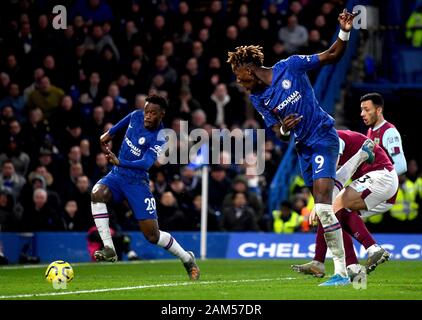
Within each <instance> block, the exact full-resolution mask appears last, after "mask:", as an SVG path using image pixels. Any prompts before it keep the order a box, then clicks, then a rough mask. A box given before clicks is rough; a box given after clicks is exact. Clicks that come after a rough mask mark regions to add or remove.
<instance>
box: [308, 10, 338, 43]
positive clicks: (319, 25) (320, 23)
mask: <svg viewBox="0 0 422 320" xmlns="http://www.w3.org/2000/svg"><path fill="white" fill-rule="evenodd" d="M312 28H313V29H317V30H318V31H319V33H320V35H321V39H322V40H323V41H324V42H326V43H329V42H330V41H331V37H332V35H333V34H332V33H333V32H332V30H330V28H329V26H328V25H327V20H326V18H325V16H323V15H319V16H317V17H316V18H315V20H314V24H313V26H312Z"/></svg>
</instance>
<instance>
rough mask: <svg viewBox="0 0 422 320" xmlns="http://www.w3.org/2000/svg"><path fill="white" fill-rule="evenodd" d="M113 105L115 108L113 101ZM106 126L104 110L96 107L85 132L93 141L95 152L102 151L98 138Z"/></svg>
mask: <svg viewBox="0 0 422 320" xmlns="http://www.w3.org/2000/svg"><path fill="white" fill-rule="evenodd" d="M111 105H112V106H113V102H112V101H111ZM105 124H106V121H105V113H104V108H103V107H102V106H96V107H95V108H94V109H93V111H92V115H91V116H90V118H89V120H88V121H87V124H86V125H85V128H84V132H85V133H86V134H87V135H88V137H90V138H92V139H93V141H92V142H93V144H92V150H93V152H99V151H100V145H99V139H98V138H99V137H100V136H101V135H102V134H103V133H104V125H105Z"/></svg>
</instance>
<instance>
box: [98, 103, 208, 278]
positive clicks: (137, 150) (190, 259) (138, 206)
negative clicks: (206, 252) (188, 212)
mask: <svg viewBox="0 0 422 320" xmlns="http://www.w3.org/2000/svg"><path fill="white" fill-rule="evenodd" d="M146 102H147V103H146V105H145V111H142V110H136V111H134V112H132V113H130V114H129V115H127V116H126V117H125V118H123V119H122V120H120V121H119V123H117V124H116V125H115V126H113V127H112V128H111V129H110V130H109V131H107V132H106V133H104V134H103V135H102V136H101V138H100V140H101V143H102V144H104V145H105V146H106V149H107V158H108V160H109V161H110V162H111V163H112V164H113V165H114V167H113V169H112V171H111V172H110V173H109V174H107V175H106V176H105V177H104V178H102V179H101V180H100V181H98V182H97V184H96V185H95V186H94V188H93V190H92V193H91V201H92V202H91V209H92V215H93V217H94V220H95V224H96V226H97V229H98V232H99V234H100V236H101V239H102V241H103V244H104V248H103V249H101V250H97V251H96V252H95V253H94V256H95V258H96V260H97V261H111V262H114V261H116V260H117V255H116V251H115V248H114V245H113V240H112V238H111V234H110V228H109V216H108V211H107V205H106V204H107V203H109V202H111V201H114V202H121V201H123V200H124V199H126V200H127V201H128V203H129V205H130V207H131V209H132V210H133V212H134V214H135V217H136V218H137V219H138V221H139V227H140V229H141V231H142V233H143V234H144V236H145V238H146V239H147V240H148V241H149V242H150V243H153V244H156V245H158V246H160V247H162V248H164V249H165V250H167V251H169V252H170V253H172V254H173V255H175V256H177V257H179V258H180V260H181V261H182V262H183V265H184V267H185V268H186V271H187V272H188V275H189V277H190V278H191V279H192V280H197V279H199V274H200V271H199V268H198V266H197V264H196V262H195V257H194V255H193V253H192V252H191V251H185V250H184V249H183V248H182V247H181V246H180V244H179V243H178V242H177V241H176V240H175V239H174V238H173V237H172V236H171V235H170V234H169V233H167V232H164V231H161V230H159V228H158V222H157V212H156V202H155V199H154V197H153V195H152V193H151V191H150V188H149V175H148V170H149V169H150V167H151V166H152V165H153V164H154V162H155V161H156V159H157V157H158V155H159V154H160V151H161V149H162V146H163V144H164V143H165V142H166V141H165V139H164V137H161V135H160V134H159V132H160V130H161V129H163V124H162V119H163V117H164V115H165V110H166V108H167V101H166V99H164V98H163V97H160V96H149V97H148V98H147V99H146ZM126 128H127V129H126ZM124 129H126V134H125V137H124V139H123V143H122V145H121V148H120V152H119V157H116V155H115V154H114V153H113V152H112V151H110V149H109V148H108V143H109V142H110V141H111V139H112V138H113V136H114V135H115V134H116V133H117V132H118V131H121V130H124Z"/></svg>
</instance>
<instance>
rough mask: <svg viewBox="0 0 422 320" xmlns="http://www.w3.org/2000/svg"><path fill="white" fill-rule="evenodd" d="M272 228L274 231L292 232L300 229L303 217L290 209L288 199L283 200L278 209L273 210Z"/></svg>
mask: <svg viewBox="0 0 422 320" xmlns="http://www.w3.org/2000/svg"><path fill="white" fill-rule="evenodd" d="M273 218H274V223H273V228H274V232H275V233H293V232H296V231H298V230H300V226H301V223H302V221H303V217H302V216H300V215H299V214H298V213H297V212H296V211H293V210H292V205H291V203H290V202H288V201H283V202H282V203H281V205H280V210H274V211H273Z"/></svg>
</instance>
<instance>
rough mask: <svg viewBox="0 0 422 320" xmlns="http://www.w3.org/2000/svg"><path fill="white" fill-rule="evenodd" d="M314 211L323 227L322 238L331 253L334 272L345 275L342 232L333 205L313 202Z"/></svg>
mask: <svg viewBox="0 0 422 320" xmlns="http://www.w3.org/2000/svg"><path fill="white" fill-rule="evenodd" d="M315 212H316V214H317V216H318V218H319V220H320V221H321V224H322V227H323V228H324V238H325V242H326V243H327V247H328V248H330V251H331V253H332V254H333V261H334V270H335V271H334V273H335V274H339V275H340V276H342V277H347V271H346V259H345V254H344V246H343V232H342V230H341V226H340V223H339V222H338V220H337V218H336V216H335V214H334V212H333V206H332V205H330V204H324V203H317V204H315Z"/></svg>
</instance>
